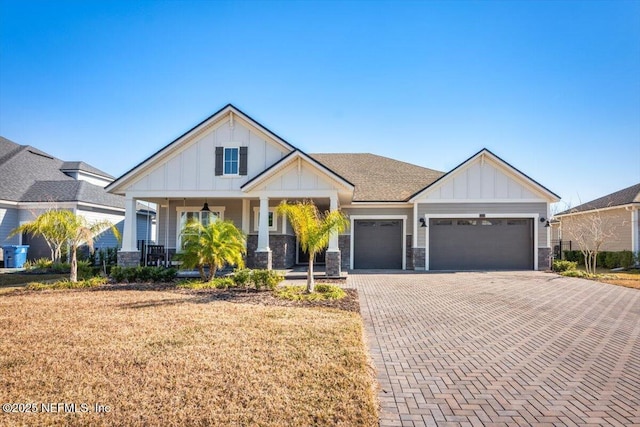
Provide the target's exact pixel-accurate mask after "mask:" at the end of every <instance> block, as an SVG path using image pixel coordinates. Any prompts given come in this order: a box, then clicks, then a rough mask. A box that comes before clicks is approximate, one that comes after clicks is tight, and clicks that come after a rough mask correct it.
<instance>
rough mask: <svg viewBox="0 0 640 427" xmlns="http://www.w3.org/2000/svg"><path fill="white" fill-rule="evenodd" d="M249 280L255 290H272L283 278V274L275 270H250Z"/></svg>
mask: <svg viewBox="0 0 640 427" xmlns="http://www.w3.org/2000/svg"><path fill="white" fill-rule="evenodd" d="M250 277H251V278H250V281H251V283H252V284H253V286H254V287H255V288H256V290H258V291H259V290H260V289H262V288H267V289H269V290H270V291H272V290H274V289H275V288H276V287H277V286H278V285H279V284H280V282H282V281H283V280H284V275H282V274H281V273H279V272H277V271H275V270H252V271H251V276H250Z"/></svg>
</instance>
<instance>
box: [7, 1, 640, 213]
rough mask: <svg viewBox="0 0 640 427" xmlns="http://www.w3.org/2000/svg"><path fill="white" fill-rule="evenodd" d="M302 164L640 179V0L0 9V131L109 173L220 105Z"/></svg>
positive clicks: (547, 178)
mask: <svg viewBox="0 0 640 427" xmlns="http://www.w3.org/2000/svg"><path fill="white" fill-rule="evenodd" d="M229 102H230V103H233V104H234V105H236V106H237V107H238V108H240V109H241V110H243V111H244V112H246V113H247V114H249V115H250V116H252V117H253V118H255V119H256V120H258V121H259V122H261V123H262V124H263V125H265V126H266V127H267V128H269V129H271V130H272V131H274V132H275V133H277V134H278V135H280V136H282V137H283V138H285V139H286V140H287V141H289V142H290V143H292V144H293V145H295V146H297V147H298V148H300V149H302V150H304V151H306V152H309V153H313V152H372V153H375V154H380V155H384V156H389V157H392V158H396V159H399V160H403V161H407V162H411V163H415V164H418V165H421V166H426V167H430V168H433V169H438V170H442V171H448V170H450V169H451V168H453V167H455V166H456V165H458V164H459V163H461V162H462V161H464V160H466V159H467V158H468V157H470V156H471V155H472V154H474V153H476V152H477V151H478V150H480V149H481V148H483V147H486V148H489V149H490V150H491V151H493V152H494V153H495V154H497V155H498V156H500V157H502V158H503V159H504V160H506V161H508V162H509V163H511V164H512V165H514V166H516V167H517V168H519V169H520V170H522V171H523V172H525V173H526V174H528V175H529V176H531V177H532V178H534V179H536V180H537V181H539V182H540V183H542V184H543V185H545V186H546V187H548V188H550V189H551V190H552V191H554V192H556V193H557V194H559V195H560V196H561V197H562V198H563V202H565V203H569V204H571V205H572V206H575V205H577V204H579V202H580V200H581V201H582V202H586V201H588V200H591V199H593V198H596V197H599V196H602V195H605V194H607V193H610V192H613V191H616V190H619V189H622V188H624V187H627V186H630V185H633V184H636V183H638V182H640V2H639V1H616V0H609V1H569V2H564V1H495V2H489V1H446V2H445V1H421V2H420V1H399V2H385V1H375V2H373V1H372V2H365V1H352V2H337V1H323V2H310V1H288V2H268V1H255V2H239V1H234V2H223V1H108V2H99V1H59V0H56V1H41V2H33V1H9V0H0V135H2V136H4V137H6V138H9V139H11V140H13V141H15V142H18V143H20V144H25V145H26V144H28V145H33V146H36V147H38V148H40V149H42V150H44V151H47V152H49V153H50V154H52V155H54V156H56V157H59V158H61V159H63V160H83V161H85V162H87V163H90V164H92V165H94V166H96V167H98V168H100V169H103V170H104V171H106V172H108V173H110V174H112V175H115V176H119V175H120V174H122V173H124V172H125V171H127V170H129V169H130V168H131V167H133V166H135V165H136V164H138V163H139V162H140V161H142V160H143V159H145V158H146V157H148V156H149V155H151V154H152V153H154V152H155V151H156V150H158V149H160V148H161V147H163V146H164V145H166V144H167V143H169V142H170V141H172V140H173V139H174V138H175V137H177V136H179V135H181V134H182V133H183V132H185V131H186V130H188V129H190V128H191V127H192V126H194V125H195V124H197V123H198V122H199V121H201V120H202V119H204V118H205V117H207V116H209V115H210V114H212V113H213V112H215V111H217V110H218V109H219V108H221V107H222V106H224V105H226V104H227V103H229Z"/></svg>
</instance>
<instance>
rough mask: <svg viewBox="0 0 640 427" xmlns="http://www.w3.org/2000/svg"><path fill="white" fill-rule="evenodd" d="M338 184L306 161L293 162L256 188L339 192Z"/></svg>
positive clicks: (258, 189) (262, 189) (259, 189)
mask: <svg viewBox="0 0 640 427" xmlns="http://www.w3.org/2000/svg"><path fill="white" fill-rule="evenodd" d="M339 188H340V187H339V186H338V184H337V183H336V182H334V181H333V180H331V179H330V178H328V177H327V175H326V174H324V173H320V172H319V171H318V169H317V168H316V167H314V166H312V165H310V164H309V163H308V162H306V161H304V160H298V161H293V162H291V164H289V165H287V166H285V167H284V168H283V169H282V170H281V171H280V172H279V173H278V174H276V175H275V176H273V177H271V178H269V179H268V180H266V181H265V182H264V183H263V184H262V185H260V186H258V187H257V188H256V190H257V191H266V192H269V191H274V192H277V191H284V190H287V191H292V190H307V191H313V190H337V189H339Z"/></svg>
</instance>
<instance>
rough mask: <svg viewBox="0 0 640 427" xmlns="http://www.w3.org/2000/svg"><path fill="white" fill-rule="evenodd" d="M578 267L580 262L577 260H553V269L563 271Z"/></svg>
mask: <svg viewBox="0 0 640 427" xmlns="http://www.w3.org/2000/svg"><path fill="white" fill-rule="evenodd" d="M576 268H578V263H577V262H575V261H560V260H553V271H557V272H562V271H569V270H575V269H576Z"/></svg>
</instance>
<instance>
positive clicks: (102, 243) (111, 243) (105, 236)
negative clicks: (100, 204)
mask: <svg viewBox="0 0 640 427" xmlns="http://www.w3.org/2000/svg"><path fill="white" fill-rule="evenodd" d="M77 214H78V215H81V216H83V217H85V218H86V219H87V220H88V221H89V224H92V223H95V222H99V221H105V220H106V221H109V222H110V223H111V224H113V225H115V226H116V228H117V229H118V231H119V232H120V235H121V236H122V231H123V229H124V215H113V214H107V213H102V212H91V211H85V210H78V211H77ZM120 246H121V244H120V242H119V241H118V239H117V238H116V236H115V235H114V234H113V231H111V228H106V229H105V230H104V231H103V232H102V233H100V234H99V235H98V236H96V238H95V240H94V247H95V248H96V249H102V248H116V247H120Z"/></svg>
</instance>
